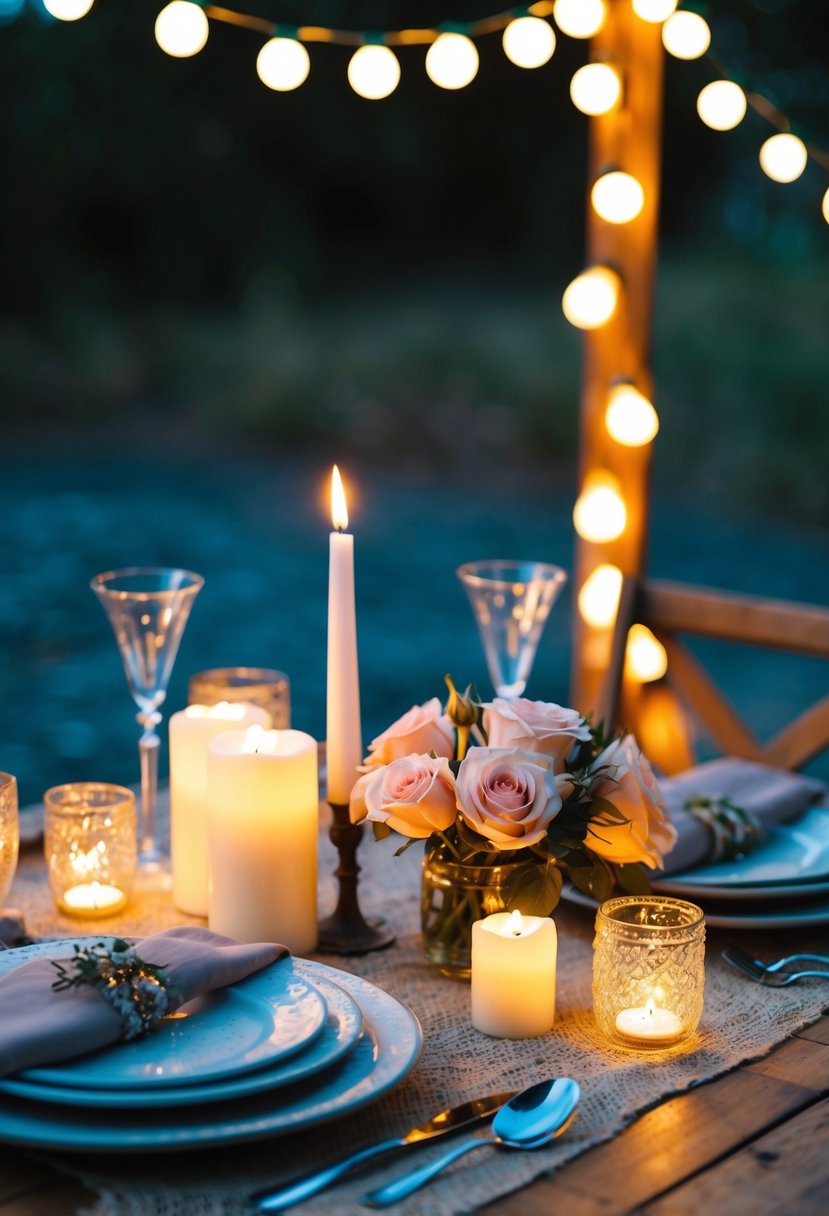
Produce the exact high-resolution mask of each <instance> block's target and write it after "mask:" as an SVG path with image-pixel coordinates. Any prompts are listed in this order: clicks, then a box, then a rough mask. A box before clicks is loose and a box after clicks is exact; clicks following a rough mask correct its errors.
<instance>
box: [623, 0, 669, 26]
mask: <svg viewBox="0 0 829 1216" xmlns="http://www.w3.org/2000/svg"><path fill="white" fill-rule="evenodd" d="M676 6H677V0H633V11H634V13H636V16H637V17H641V18H642V20H643V21H650V22H652V23H653V24H654V25H660V24H661V23H662V22H663V21H667V20H668V18H669V17H670V15H671V13H673V12H674V11H675V9H676Z"/></svg>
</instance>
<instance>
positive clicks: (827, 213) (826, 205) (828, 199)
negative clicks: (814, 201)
mask: <svg viewBox="0 0 829 1216" xmlns="http://www.w3.org/2000/svg"><path fill="white" fill-rule="evenodd" d="M820 209H821V211H822V212H823V218H824V219H825V220H826V223H827V224H829V190H827V191H826V193H825V194H824V196H823V202H822V203H821V205H820Z"/></svg>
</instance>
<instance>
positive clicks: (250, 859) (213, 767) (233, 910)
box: [207, 726, 319, 954]
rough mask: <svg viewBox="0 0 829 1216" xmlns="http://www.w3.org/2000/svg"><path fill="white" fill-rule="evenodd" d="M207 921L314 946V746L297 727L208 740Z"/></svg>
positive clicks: (300, 948)
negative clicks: (208, 880)
mask: <svg viewBox="0 0 829 1216" xmlns="http://www.w3.org/2000/svg"><path fill="white" fill-rule="evenodd" d="M207 780H208V842H209V857H210V891H209V897H208V923H209V925H210V928H211V929H214V930H215V931H216V932H217V933H224V934H226V935H227V936H228V937H235V938H238V940H239V941H243V942H254V941H273V942H282V943H284V945H286V946H287V947H288V949H289V950H290V951H291V952H292V953H293V954H308V953H309V952H310V951H311V950H313V949H314V947H315V946H316V944H317V833H318V830H319V789H318V783H317V744H316V741H315V740H314V739H312V738H311V736H310V735H306V734H304V733H303V732H302V731H298V730H270V731H265V730H263V729H262V728H261V727H260V726H252V727H249V728H248V730H233V731H225V732H224V733H223V734H221V735H217V736H216V738H215V739H212V740H211V741H210V743H209V744H208V756H207Z"/></svg>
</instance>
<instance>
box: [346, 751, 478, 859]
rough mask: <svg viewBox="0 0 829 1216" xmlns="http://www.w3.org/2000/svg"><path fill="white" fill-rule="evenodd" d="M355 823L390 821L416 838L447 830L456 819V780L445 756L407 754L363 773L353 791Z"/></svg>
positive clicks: (352, 808)
mask: <svg viewBox="0 0 829 1216" xmlns="http://www.w3.org/2000/svg"><path fill="white" fill-rule="evenodd" d="M349 815H350V818H351V822H352V823H360V821H361V820H363V819H368V820H369V821H371V822H374V823H385V824H388V826H389V827H390V828H392V829H393V830H394V831H395V832H400V833H401V835H403V836H410V837H412V838H414V839H421V838H425V837H426V836H431V835H432V833H433V832H445V831H446V829H447V828H448V827H451V825H452V824H453V823H454V822H455V818H456V817H457V806H456V805H455V779H454V777H453V776H452V770H451V769H450V767H449V761H448V760H447V759H446V758H445V757H444V756H439V757H438V758H437V759H433V758H432V757H431V756H404V757H401V758H400V759H398V760H392V762H391V764H388V765H386V766H385V767H384V768H381V769H373V770H372V771H371V772H368V773H364V774H363V776H362V777H360V778H359V779H358V780H357V783H356V785H355V786H354V789H353V790H352V791H351V802H350V806H349Z"/></svg>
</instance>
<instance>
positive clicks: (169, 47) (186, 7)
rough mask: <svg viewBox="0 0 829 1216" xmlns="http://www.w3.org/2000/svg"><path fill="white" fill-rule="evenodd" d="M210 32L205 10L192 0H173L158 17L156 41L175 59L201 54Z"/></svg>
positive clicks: (156, 20) (156, 21)
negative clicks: (191, 1)
mask: <svg viewBox="0 0 829 1216" xmlns="http://www.w3.org/2000/svg"><path fill="white" fill-rule="evenodd" d="M209 33H210V26H209V25H208V21H207V17H206V16H205V12H204V9H202V8H199V6H198V4H191V3H190V0H172V3H171V4H168V5H167V7H166V8H163V9H162V10H161V12H160V13H159V14H158V16H157V17H156V19H155V40H156V42H157V43H158V45H159V46H160V47H161V49H162V51H166V52H167V54H168V55H172V56H173V57H174V58H175V59H187V58H189V56H190V55H198V53H199V51H200V50H201V49H202V47H203V46H204V44H205V42H207V35H208V34H209Z"/></svg>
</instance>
